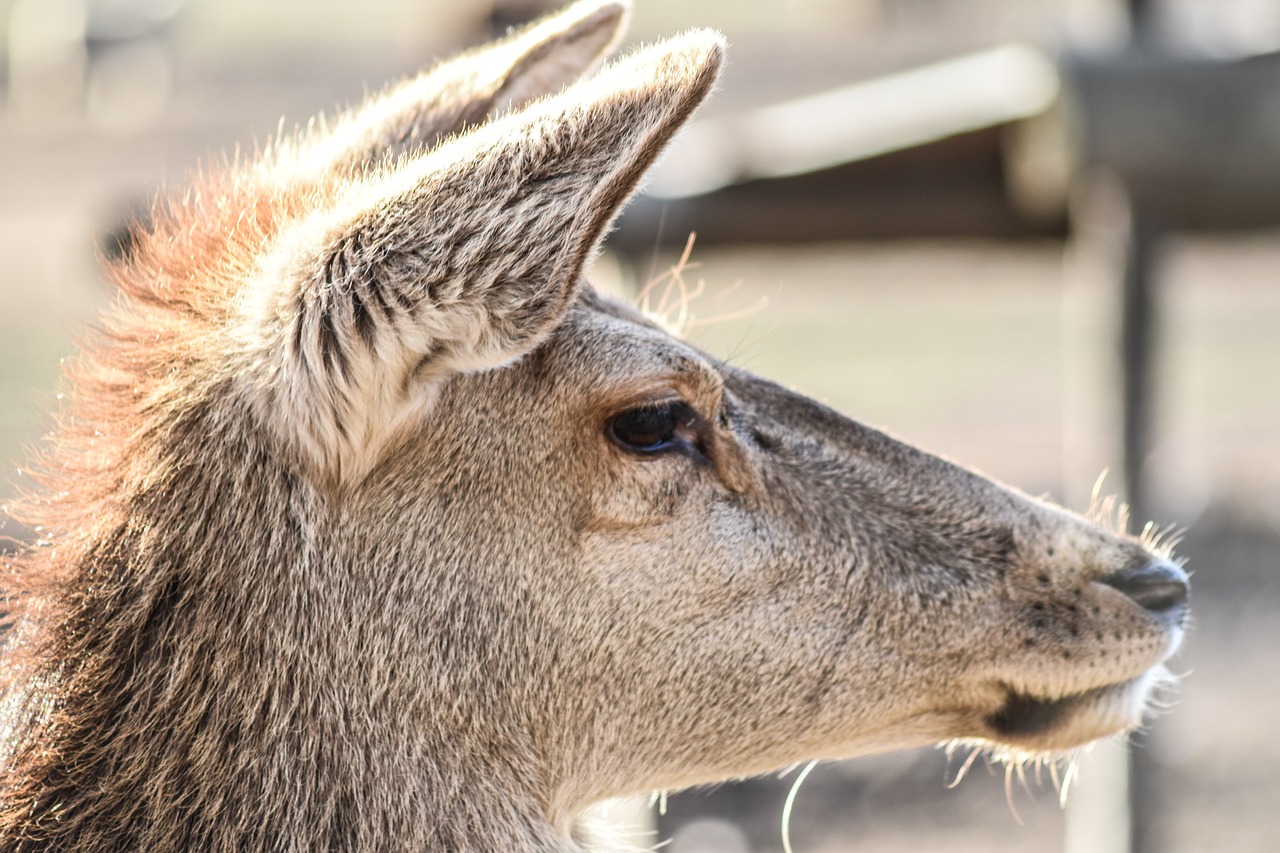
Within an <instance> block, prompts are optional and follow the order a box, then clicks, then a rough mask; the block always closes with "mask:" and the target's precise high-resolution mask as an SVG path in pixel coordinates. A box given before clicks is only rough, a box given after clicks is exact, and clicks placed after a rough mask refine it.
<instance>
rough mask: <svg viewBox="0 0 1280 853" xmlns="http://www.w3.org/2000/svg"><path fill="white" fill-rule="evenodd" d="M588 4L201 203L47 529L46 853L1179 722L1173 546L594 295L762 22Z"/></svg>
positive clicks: (175, 207)
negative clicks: (1044, 495)
mask: <svg viewBox="0 0 1280 853" xmlns="http://www.w3.org/2000/svg"><path fill="white" fill-rule="evenodd" d="M628 14H629V10H628V8H627V7H626V6H625V5H624V3H623V2H621V0H582V2H579V3H577V4H575V5H572V6H569V7H568V8H566V9H564V10H562V11H560V12H558V13H554V14H552V15H550V16H548V17H546V18H544V19H542V20H540V21H538V22H535V23H533V24H530V25H528V26H527V27H526V28H524V29H520V30H516V31H513V32H512V33H510V34H509V35H508V36H507V37H506V38H505V39H503V40H501V41H498V42H496V43H494V44H491V45H488V46H484V47H480V48H477V49H474V50H472V51H471V52H469V53H466V54H463V55H462V56H460V57H458V58H455V59H452V60H449V61H444V62H441V63H439V64H437V65H435V66H434V67H432V68H430V69H428V70H426V71H424V72H422V73H421V74H419V75H418V76H416V77H413V78H411V79H409V80H407V81H406V82H403V83H401V84H398V85H395V86H393V87H391V88H388V89H386V90H385V91H383V92H382V93H380V94H377V95H375V96H373V97H371V98H370V99H369V100H368V101H367V102H365V103H363V104H360V105H357V106H355V107H353V108H351V109H350V110H348V111H347V112H344V113H342V114H340V115H339V116H338V117H336V118H334V119H331V120H328V121H326V120H316V121H314V122H312V123H311V124H309V125H308V126H307V127H306V128H305V129H302V130H299V131H297V132H295V133H293V134H288V133H285V134H282V135H281V136H280V137H279V138H277V139H274V140H273V141H272V142H270V143H269V144H267V145H266V146H264V148H263V149H262V150H261V151H259V152H257V154H256V155H254V156H253V157H245V158H242V159H240V160H237V161H235V162H231V163H228V164H226V165H225V168H220V169H212V168H210V169H207V170H206V171H205V172H204V173H203V174H200V175H197V176H195V177H194V178H193V179H192V180H193V183H192V186H191V188H190V189H189V190H187V191H186V192H185V193H183V194H177V195H166V196H163V197H161V198H160V199H159V200H158V201H157V202H156V204H155V207H154V211H153V213H152V214H151V216H150V217H149V219H148V220H147V221H146V222H145V223H142V224H140V225H139V228H138V235H137V239H136V241H135V243H134V245H133V246H132V248H131V250H130V251H129V252H128V253H126V254H125V255H124V256H123V257H121V258H120V259H118V260H112V261H110V262H107V264H108V269H107V274H108V276H109V277H110V279H111V280H112V281H113V282H114V284H115V285H116V286H117V287H118V289H119V298H118V300H117V303H116V304H115V305H114V306H113V307H112V308H111V309H109V311H108V313H107V315H106V317H105V319H104V321H103V323H102V325H101V328H100V329H99V330H98V331H97V332H95V333H93V334H92V335H91V336H90V337H89V338H88V339H87V340H86V342H85V345H84V352H83V354H82V355H81V357H80V358H79V359H77V360H75V361H74V362H72V363H71V364H70V365H69V367H68V368H67V377H66V379H65V383H66V389H67V395H66V402H65V404H64V406H63V407H62V409H61V410H60V412H59V414H58V420H57V424H56V427H55V428H54V429H53V430H52V432H51V437H50V438H49V439H48V440H47V441H46V442H45V443H44V444H43V445H42V447H41V448H40V449H39V450H38V451H37V452H36V456H37V458H35V459H33V462H32V465H30V466H27V470H29V471H34V472H36V473H34V474H31V475H30V476H31V478H32V484H31V485H29V486H28V487H26V488H25V489H24V494H23V497H22V498H21V499H20V500H18V501H17V502H16V503H15V504H14V505H13V506H11V507H10V508H9V512H10V513H11V514H13V515H14V516H15V517H20V518H22V519H24V520H25V521H26V523H28V524H30V525H31V526H32V529H34V530H36V531H38V537H39V538H38V540H37V541H35V542H34V543H32V544H30V545H29V546H27V547H25V548H24V549H22V550H20V551H18V552H17V553H15V554H13V555H11V556H8V557H4V558H3V587H4V590H5V596H6V608H7V612H8V621H9V623H10V626H9V628H8V630H7V631H6V633H5V636H4V649H3V666H2V671H3V693H2V696H3V699H2V701H0V849H3V850H12V851H19V850H22V851H26V850H66V851H107V850H111V851H117V850H148V851H153V850H237V851H244V850H259V851H268V850H269V851H311V850H318V849H334V850H355V851H382V850H421V851H546V853H552V851H556V853H567V851H583V850H586V849H589V845H590V844H592V843H594V842H593V838H592V833H591V831H590V829H589V827H587V826H586V824H585V823H584V822H583V821H582V819H581V816H582V814H583V812H584V810H586V809H587V808H588V807H589V806H590V805H592V804H593V803H597V802H600V801H602V800H606V799H608V798H613V797H619V796H624V795H632V794H643V793H647V792H652V791H655V790H677V789H682V788H687V787H689V786H694V785H700V784H704V783H711V782H715V781H717V780H725V779H730V778H734V777H742V776H747V775H752V774H758V773H762V772H767V771H770V770H773V769H776V768H779V767H782V766H786V765H790V764H793V763H795V762H798V761H800V760H804V759H834V758H844V757H850V756H856V755H864V754H869V753H876V752H884V751H889V750H896V749H903V748H908V747H916V746H921V745H928V744H934V743H939V742H950V741H964V742H972V743H975V744H980V745H983V746H985V747H986V748H989V749H991V750H993V751H997V752H1001V751H1003V752H1005V753H1008V754H1010V755H1014V756H1039V755H1045V754H1060V753H1063V752H1066V751H1070V750H1072V749H1074V748H1076V747H1079V746H1081V745H1083V744H1087V743H1089V742H1091V741H1094V740H1096V739H1099V738H1105V737H1108V736H1112V735H1115V734H1117V733H1123V732H1126V731H1128V730H1130V729H1132V728H1133V727H1134V726H1136V725H1138V724H1139V723H1140V721H1141V720H1142V718H1143V714H1144V708H1145V707H1146V705H1147V704H1148V700H1149V698H1150V696H1151V695H1152V692H1153V691H1154V690H1156V689H1157V687H1158V686H1159V685H1160V684H1162V683H1163V682H1165V681H1166V680H1168V679H1169V678H1170V676H1169V675H1168V672H1167V669H1166V667H1165V665H1164V664H1165V662H1166V660H1167V659H1168V658H1169V656H1170V655H1172V654H1173V653H1174V651H1175V650H1176V649H1177V647H1178V645H1179V643H1180V642H1181V638H1182V634H1183V630H1184V626H1185V623H1186V620H1187V618H1188V617H1187V614H1188V596H1189V585H1188V580H1187V575H1186V573H1185V571H1184V569H1183V567H1182V566H1181V565H1180V563H1178V562H1177V561H1176V560H1175V559H1174V558H1173V557H1172V555H1171V554H1170V553H1169V551H1168V549H1161V548H1159V547H1156V546H1154V545H1153V544H1152V543H1150V542H1147V541H1144V540H1142V539H1141V538H1140V537H1135V536H1132V535H1129V534H1127V533H1124V532H1122V531H1120V530H1117V529H1114V528H1113V527H1108V526H1105V525H1100V524H1097V523H1094V522H1092V521H1089V520H1087V519H1086V518H1085V517H1082V516H1079V515H1076V514H1073V513H1071V512H1069V511H1067V510H1065V509H1063V508H1060V507H1058V506H1055V505H1052V504H1050V503H1048V502H1046V501H1045V500H1041V499H1034V498H1031V497H1027V496H1025V495H1023V494H1021V493H1019V492H1017V491H1015V490H1013V489H1011V488H1009V487H1006V486H1003V485H1000V484H998V483H996V482H994V481H991V480H989V479H986V478H984V477H982V476H980V475H979V474H977V473H974V472H972V471H969V470H967V469H965V468H963V467H960V466H959V465H956V464H953V463H951V462H949V461H944V460H943V459H940V458H938V457H935V456H931V455H929V454H927V453H925V452H923V451H921V450H918V449H916V448H914V447H912V446H909V445H907V444H904V443H901V442H899V441H898V440H896V439H894V438H891V437H889V436H888V435H886V434H884V433H882V432H879V431H876V430H874V429H872V428H870V427H868V426H865V425H862V424H860V423H858V422H856V421H853V420H850V419H847V418H846V417H844V416H843V415H840V414H838V413H836V412H834V411H832V410H830V409H828V408H826V407H824V406H823V405H821V404H819V403H817V402H815V401H813V400H810V399H807V398H805V397H803V396H801V395H799V394H797V393H794V392H792V391H789V390H787V389H785V388H783V387H780V386H779V385H776V384H773V383H771V382H769V381H767V380H765V379H763V378H759V377H756V376H754V375H752V374H750V373H748V372H746V371H745V370H743V369H741V368H739V367H736V366H734V365H732V364H729V363H726V362H724V361H722V360H719V359H717V358H715V357H713V356H711V355H709V354H707V353H705V352H702V351H700V350H699V349H697V348H695V347H694V346H692V345H691V344H689V343H687V342H685V341H683V340H681V339H679V338H678V337H676V336H674V335H672V334H670V333H669V332H668V331H666V330H665V328H664V327H663V325H662V324H661V323H659V322H657V321H655V320H654V319H653V318H651V317H649V316H648V315H646V314H644V313H642V312H640V311H639V310H637V309H635V308H633V307H631V306H630V305H628V304H626V303H625V302H623V301H621V300H619V299H616V298H614V297H610V296H606V295H602V294H601V293H599V292H597V291H596V290H595V289H593V288H592V286H591V285H590V284H589V283H587V282H586V281H585V280H584V278H585V273H584V270H585V269H586V268H587V266H588V263H589V262H590V261H591V259H592V258H593V256H594V255H595V253H596V252H597V251H598V250H599V248H600V246H601V243H602V241H603V239H604V237H605V235H606V232H607V231H608V230H609V229H610V227H611V226H612V224H613V222H614V220H615V218H616V217H617V215H618V213H619V211H620V209H621V208H622V207H623V205H624V204H625V203H626V201H627V200H628V198H630V197H631V195H632V194H634V193H635V192H636V191H637V187H638V186H639V185H640V183H641V182H642V180H643V176H644V174H645V172H646V169H647V168H648V167H649V166H650V165H651V164H652V163H653V162H654V160H655V158H656V157H657V156H658V155H659V153H660V152H661V151H662V150H663V148H664V146H666V145H667V143H668V141H669V140H670V139H671V138H672V137H673V136H674V135H675V134H676V132H677V131H678V130H679V128H680V127H681V126H682V125H683V124H685V123H686V122H687V121H688V120H689V119H690V117H691V115H692V114H693V113H694V111H695V109H696V108H697V107H698V106H699V105H700V103H701V102H702V101H703V100H704V99H705V98H706V97H707V95H708V94H709V93H710V92H711V90H712V89H713V88H714V86H715V84H716V81H717V78H718V74H719V69H720V66H721V65H722V63H723V57H724V52H725V44H724V40H723V38H722V37H721V36H720V35H718V34H717V33H715V32H711V31H697V30H695V31H691V32H687V33H685V34H683V35H679V36H676V37H673V38H670V39H667V40H664V41H661V42H659V43H656V44H654V45H651V46H647V47H642V48H639V49H636V50H633V51H632V52H630V53H628V54H626V55H625V56H623V57H622V58H620V59H617V60H614V61H612V62H608V61H607V60H606V58H605V57H606V55H607V54H609V53H610V52H611V51H612V50H613V49H614V47H615V45H616V44H617V43H618V41H619V40H620V38H621V33H622V30H623V26H624V24H625V21H626V19H627V16H628Z"/></svg>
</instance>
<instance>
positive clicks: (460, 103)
mask: <svg viewBox="0 0 1280 853" xmlns="http://www.w3.org/2000/svg"><path fill="white" fill-rule="evenodd" d="M629 9H630V2H629V0H579V2H577V3H575V4H573V5H572V6H569V7H568V8H566V9H563V10H561V11H559V12H556V13H554V14H552V15H549V16H547V17H546V18H543V19H542V20H540V21H536V22H534V23H532V24H530V25H528V26H526V27H524V28H523V29H520V30H516V31H515V32H513V33H512V34H511V35H509V36H507V37H506V38H505V39H503V40H501V41H498V42H494V43H493V44H488V45H485V46H483V47H480V48H477V49H475V50H473V51H471V52H469V53H465V54H463V55H462V56H459V57H456V58H454V59H450V60H448V61H446V62H443V63H441V64H440V65H437V66H436V67H435V68H432V69H431V70H429V71H425V72H423V73H422V74H420V75H418V76H417V77H415V78H413V79H411V80H407V81H405V82H403V83H401V84H400V85H398V86H395V87H393V88H391V89H389V90H387V91H386V92H384V93H383V94H381V95H379V96H377V97H375V98H372V99H371V100H369V101H368V102H367V103H365V104H364V105H363V106H361V107H360V108H358V109H356V110H353V111H352V112H350V113H348V114H346V115H344V116H341V117H339V119H338V122H337V124H336V125H335V126H334V127H333V128H332V129H330V130H327V131H325V132H321V133H317V134H316V135H315V136H313V137H312V138H309V139H306V140H304V141H303V142H302V144H301V145H300V147H299V148H298V150H297V151H296V152H295V154H294V156H293V157H292V158H291V159H286V160H285V162H284V164H283V166H282V169H283V174H284V176H286V177H287V176H295V177H301V178H303V179H306V180H316V179H318V178H322V177H324V176H325V175H327V174H338V175H342V174H350V173H355V172H359V171H362V170H363V169H365V168H366V167H367V166H368V165H370V164H374V165H380V164H383V163H385V162H386V161H387V160H389V159H391V158H392V157H393V156H394V155H395V154H398V153H413V152H416V151H425V150H429V149H430V148H433V147H434V146H435V145H436V144H437V143H438V142H439V141H440V140H441V139H444V138H446V137H448V136H451V135H453V134H455V133H458V132H460V131H461V130H463V129H464V128H465V127H468V126H474V125H477V124H480V123H482V122H484V121H485V120H486V119H488V118H490V117H493V116H495V115H497V114H500V113H502V112H504V111H506V110H510V109H515V108H519V107H521V106H523V105H524V104H526V103H528V102H529V101H531V100H533V99H534V98H539V97H542V96H543V95H550V94H553V93H555V92H557V91H559V90H560V89H561V88H562V87H564V86H566V85H568V84H569V83H572V82H573V81H574V80H576V79H578V77H579V76H580V75H581V74H583V73H584V72H586V71H587V70H589V69H591V68H592V67H593V66H595V65H596V63H598V62H599V61H600V60H601V59H602V58H603V57H605V56H607V55H608V54H609V53H610V52H611V51H612V50H613V48H614V47H615V46H616V45H617V43H618V40H619V39H620V38H621V36H622V32H623V29H624V28H625V26H626V21H627V14H628V12H629Z"/></svg>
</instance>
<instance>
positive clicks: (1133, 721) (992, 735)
mask: <svg viewBox="0 0 1280 853" xmlns="http://www.w3.org/2000/svg"><path fill="white" fill-rule="evenodd" d="M1168 678H1169V676H1168V675H1167V673H1166V671H1165V670H1164V669H1163V668H1162V667H1159V668H1157V669H1154V670H1151V671H1148V672H1146V673H1144V674H1143V675H1141V676H1139V677H1138V678H1134V679H1131V680H1129V681H1122V682H1120V683H1117V684H1108V685H1105V686H1102V687H1095V688H1092V689H1089V690H1084V691H1081V692H1079V693H1071V694H1067V695H1065V696H1056V697H1052V698H1048V697H1041V696H1033V695H1030V694H1027V693H1023V692H1020V691H1018V690H1014V689H1012V688H1009V689H1007V694H1006V697H1005V700H1004V703H1003V704H1002V705H1001V706H1000V707H999V708H998V709H996V711H995V712H993V713H991V714H989V715H987V717H986V718H985V720H984V723H985V724H986V728H987V730H988V735H987V737H988V738H989V739H991V740H994V741H997V742H999V743H1002V744H1006V745H1008V746H1012V747H1017V748H1019V749H1027V750H1033V751H1049V752H1052V751H1059V750H1066V749H1072V748H1074V747H1077V746H1081V745H1083V744H1085V743H1088V742H1089V741H1093V740H1097V739H1098V738H1102V737H1107V736H1109V735H1114V734H1120V733H1122V732H1126V731H1128V730H1129V729H1132V728H1133V727H1134V726H1136V725H1137V724H1138V723H1139V722H1140V721H1141V719H1142V712H1143V710H1144V709H1145V707H1146V704H1147V700H1148V697H1149V696H1150V694H1151V691H1152V690H1153V689H1154V687H1155V686H1156V685H1157V684H1158V683H1160V682H1161V681H1164V680H1166V679H1168Z"/></svg>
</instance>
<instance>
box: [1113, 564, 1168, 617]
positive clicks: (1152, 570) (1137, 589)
mask: <svg viewBox="0 0 1280 853" xmlns="http://www.w3.org/2000/svg"><path fill="white" fill-rule="evenodd" d="M1098 583H1104V584H1106V585H1107V586H1110V587H1114V588H1116V589H1118V590H1120V591H1121V592H1123V593H1124V594H1125V595H1127V596H1129V597H1130V598H1132V599H1133V600H1134V601H1136V602H1138V604H1141V605H1142V606H1143V607H1145V608H1146V609H1147V610H1150V611H1152V612H1153V613H1163V612H1165V611H1167V610H1172V609H1174V608H1175V607H1182V606H1183V605H1185V604H1186V603H1187V593H1188V592H1189V591H1190V585H1189V584H1188V583H1187V573H1186V572H1184V571H1183V570H1182V569H1181V568H1179V567H1178V566H1176V565H1174V564H1173V563H1170V562H1169V561H1168V560H1157V561H1156V562H1154V563H1148V564H1147V565H1145V566H1142V567H1141V568H1137V569H1125V570H1123V571H1119V572H1116V573H1115V574H1111V575H1107V576H1106V577H1104V578H1098Z"/></svg>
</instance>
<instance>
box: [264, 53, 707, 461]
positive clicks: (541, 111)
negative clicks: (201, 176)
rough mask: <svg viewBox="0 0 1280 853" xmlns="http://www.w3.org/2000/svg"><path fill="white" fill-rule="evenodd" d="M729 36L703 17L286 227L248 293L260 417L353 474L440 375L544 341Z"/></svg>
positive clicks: (412, 413) (313, 456)
mask: <svg viewBox="0 0 1280 853" xmlns="http://www.w3.org/2000/svg"><path fill="white" fill-rule="evenodd" d="M722 51H723V42H722V40H721V38H720V37H719V36H718V35H716V34H714V33H709V32H695V33H690V34H688V35H685V36H683V37H680V38H677V39H673V40H671V41H669V42H666V43H664V44H661V45H658V46H656V47H654V48H649V49H647V50H645V51H642V52H640V53H637V54H634V55H633V56H631V57H629V58H627V59H625V60H624V61H621V62H619V63H616V64H615V65H613V66H611V67H609V68H607V69H605V70H604V71H602V72H601V73H600V74H598V75H597V76H595V77H594V78H592V79H590V80H588V81H585V82H583V83H579V84H577V85H576V86H574V87H572V88H570V89H569V90H567V91H565V92H564V93H562V94H561V95H559V96H557V97H555V98H551V99H547V100H543V101H539V102H537V103H534V104H532V105H531V106H529V107H528V108H526V109H524V110H522V111H519V112H515V113H511V114H509V115H507V116H504V117H503V118H500V119H497V120H495V121H492V122H490V123H489V124H486V125H483V126H481V127H479V128H477V129H475V130H474V131H472V132H470V133H468V134H466V135H463V136H460V137H457V138H455V139H453V140H451V141H450V142H448V143H446V144H444V145H442V146H440V147H439V148H437V149H436V150H434V151H432V152H430V153H429V154H426V155H424V156H422V157H420V158H418V159H417V160H413V161H410V162H407V163H405V164H403V165H402V166H401V168H399V169H398V170H397V171H395V172H393V173H389V174H387V175H385V176H383V177H380V178H378V179H376V180H369V181H365V182H363V183H358V184H353V185H350V186H349V187H348V188H347V189H346V190H345V191H344V194H343V195H342V196H341V197H340V198H339V199H338V201H337V202H336V204H335V205H334V206H333V207H331V208H330V209H327V210H324V211H321V212H318V213H315V214H313V215H311V216H310V217H309V218H307V219H304V220H303V221H301V222H300V223H299V224H297V225H295V226H293V227H292V228H290V229H287V230H286V231H285V232H283V233H282V234H281V235H280V237H279V238H278V239H277V242H276V244H275V246H274V248H273V249H272V250H271V251H270V252H269V253H268V255H267V256H266V257H265V259H264V260H263V262H262V265H261V268H260V270H259V272H258V274H257V277H256V278H255V279H254V280H253V281H251V282H250V283H249V285H248V287H247V288H246V290H245V292H244V294H243V296H242V300H243V301H242V305H241V308H242V310H243V324H244V325H243V328H244V329H245V333H246V335H247V340H246V350H247V351H248V352H249V353H250V354H251V363H250V364H249V365H248V366H247V367H248V371H247V376H248V377H249V379H250V386H251V387H252V388H253V389H255V393H257V394H258V395H259V403H260V404H261V406H262V409H261V411H262V414H263V416H264V418H266V419H267V420H268V421H271V422H273V423H274V424H276V426H277V427H278V428H279V429H280V430H281V431H282V432H283V433H284V435H285V436H286V437H288V438H289V440H290V441H291V442H293V443H295V444H296V446H297V447H298V448H299V449H300V450H301V453H302V456H303V457H304V459H305V460H306V461H308V462H309V463H311V464H312V465H313V466H315V467H316V468H318V469H319V470H320V471H321V472H323V474H324V475H325V476H327V477H332V478H337V479H338V480H347V479H350V478H351V477H358V476H360V475H361V474H362V473H363V472H364V471H366V470H367V469H368V467H369V466H370V465H371V464H372V463H373V462H374V461H376V458H377V453H378V450H379V449H380V447H381V446H382V445H383V444H384V443H385V441H386V439H387V438H388V436H389V435H390V434H391V433H393V432H395V431H396V430H397V429H398V428H399V427H400V426H401V425H402V424H404V423H405V422H406V421H407V420H411V419H412V418H414V417H416V416H420V415H421V413H422V411H423V407H424V406H425V405H427V404H428V403H429V400H430V389H431V388H432V387H434V385H435V384H436V380H438V379H439V378H440V377H443V376H445V375H448V374H450V373H454V372H458V371H468V370H481V369H487V368H491V367H494V366H497V365H501V364H503V363H506V362H509V361H511V360H514V359H516V358H518V357H520V356H521V355H523V354H524V353H526V352H528V351H529V350H530V349H532V348H533V347H534V346H536V345H537V344H538V343H539V342H540V341H542V340H543V339H545V337H546V336H547V335H549V334H550V332H551V330H552V329H553V328H554V327H555V326H556V325H557V324H558V323H559V321H560V320H561V319H562V317H563V315H564V313H565V312H566V311H567V310H568V307H569V306H570V304H571V303H572V302H573V300H574V299H575V298H576V295H577V292H578V288H579V279H580V276H581V272H582V268H583V265H584V264H585V263H586V261H587V259H588V257H589V255H590V254H591V253H592V252H593V251H594V249H595V247H596V245H597V243H598V242H599V241H600V239H601V237H602V235H603V233H604V231H605V230H606V229H607V228H608V226H609V224H610V223H611V222H612V220H613V218H614V217H615V216H616V214H617V212H618V210H619V209H620V208H621V206H622V205H623V203H624V202H625V201H626V199H627V198H628V197H629V196H630V195H631V193H632V192H633V190H634V189H635V186H636V184H637V183H638V182H639V180H640V178H641V176H642V174H643V172H644V170H645V169H646V168H647V167H648V166H649V164H650V163H651V162H652V161H653V159H654V158H655V157H656V156H657V155H658V153H659V151H660V150H661V149H662V147H663V146H664V145H665V144H666V142H667V141H668V140H669V139H670V137H671V136H672V135H673V134H674V133H675V131H676V130H677V129H678V128H679V127H680V125H681V124H683V123H684V121H685V120H686V119H687V118H688V116H689V114H690V113H691V112H692V111H693V109H694V108H695V107H696V106H697V105H698V104H699V103H700V102H701V101H702V99H703V98H704V97H705V96H706V94H707V92H708V91H709V90H710V88H711V86H712V84H713V83H714V81H715V78H716V75H717V72H718V69H719V66H720V62H721V55H722Z"/></svg>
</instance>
